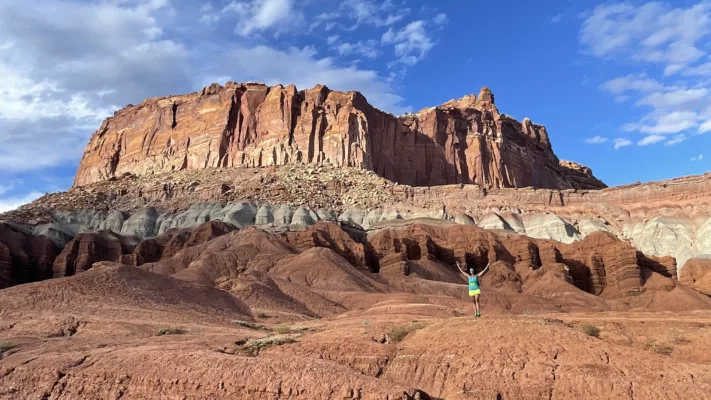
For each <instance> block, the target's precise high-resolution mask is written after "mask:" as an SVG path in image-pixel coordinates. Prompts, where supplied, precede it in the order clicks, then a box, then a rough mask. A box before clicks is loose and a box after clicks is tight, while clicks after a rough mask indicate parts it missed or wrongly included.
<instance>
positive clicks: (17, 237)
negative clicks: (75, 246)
mask: <svg viewBox="0 0 711 400" xmlns="http://www.w3.org/2000/svg"><path fill="white" fill-rule="evenodd" d="M58 253H59V249H58V248H57V247H56V246H55V245H54V243H53V242H52V241H51V240H50V239H49V238H47V237H44V236H33V235H30V234H28V233H26V232H23V231H21V230H20V229H17V228H15V227H13V226H11V225H9V224H6V223H0V289H2V288H5V287H8V286H12V285H17V284H21V283H28V282H35V281H40V280H43V279H48V278H51V277H52V262H53V261H54V259H55V257H57V254H58Z"/></svg>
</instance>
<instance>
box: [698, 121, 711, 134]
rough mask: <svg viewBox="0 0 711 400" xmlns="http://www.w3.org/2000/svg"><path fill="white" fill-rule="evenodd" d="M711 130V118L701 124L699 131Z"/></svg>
mask: <svg viewBox="0 0 711 400" xmlns="http://www.w3.org/2000/svg"><path fill="white" fill-rule="evenodd" d="M707 132H711V119H710V120H707V121H705V122H704V123H702V124H701V125H700V126H699V133H707Z"/></svg>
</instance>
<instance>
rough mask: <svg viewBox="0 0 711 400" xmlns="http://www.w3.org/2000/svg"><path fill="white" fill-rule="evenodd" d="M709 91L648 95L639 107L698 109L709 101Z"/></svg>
mask: <svg viewBox="0 0 711 400" xmlns="http://www.w3.org/2000/svg"><path fill="white" fill-rule="evenodd" d="M708 94H709V90H708V89H706V88H701V89H680V90H672V91H668V92H656V93H652V94H648V95H646V96H645V97H643V98H641V99H640V100H639V101H637V104H639V105H649V106H652V107H654V108H670V107H675V108H681V107H688V106H691V107H692V109H693V108H697V107H698V105H700V104H701V105H703V104H704V103H705V101H706V100H707V99H708Z"/></svg>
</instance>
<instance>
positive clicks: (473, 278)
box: [457, 261, 491, 317]
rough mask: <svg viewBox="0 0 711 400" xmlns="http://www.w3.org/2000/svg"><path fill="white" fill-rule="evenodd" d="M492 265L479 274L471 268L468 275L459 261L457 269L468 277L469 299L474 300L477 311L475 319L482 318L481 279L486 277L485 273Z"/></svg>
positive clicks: (487, 265)
mask: <svg viewBox="0 0 711 400" xmlns="http://www.w3.org/2000/svg"><path fill="white" fill-rule="evenodd" d="M490 264H491V263H487V264H486V268H484V269H483V270H482V271H481V272H479V273H478V274H475V273H474V268H469V273H468V274H467V273H466V272H464V270H463V269H462V267H461V265H459V261H457V268H459V272H461V273H462V275H464V276H465V277H467V279H468V281H469V297H471V298H472V302H473V303H474V309H475V310H476V314H475V315H474V316H475V317H480V316H481V313H480V307H479V296H480V295H481V288H480V287H479V277H481V276H482V275H484V273H485V272H486V271H487V270H488V269H489V265H490Z"/></svg>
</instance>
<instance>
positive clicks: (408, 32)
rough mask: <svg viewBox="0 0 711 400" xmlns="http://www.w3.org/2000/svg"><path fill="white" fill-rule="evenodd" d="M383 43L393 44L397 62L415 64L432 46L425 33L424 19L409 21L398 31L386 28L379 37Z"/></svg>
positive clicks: (432, 43)
mask: <svg viewBox="0 0 711 400" xmlns="http://www.w3.org/2000/svg"><path fill="white" fill-rule="evenodd" d="M381 41H382V43H383V44H389V45H393V47H394V49H395V56H396V57H397V58H398V59H397V61H398V62H399V63H402V64H405V65H415V64H417V63H418V62H419V61H421V60H422V59H423V58H424V57H425V56H426V55H427V53H428V52H429V51H430V50H431V49H432V47H434V42H433V41H432V39H431V38H430V36H429V34H428V33H427V29H426V24H425V21H422V20H419V21H414V22H410V23H409V24H407V26H405V27H404V28H402V29H401V30H399V31H395V30H393V29H392V28H390V29H388V31H387V32H385V33H384V34H383V36H382V38H381Z"/></svg>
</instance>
